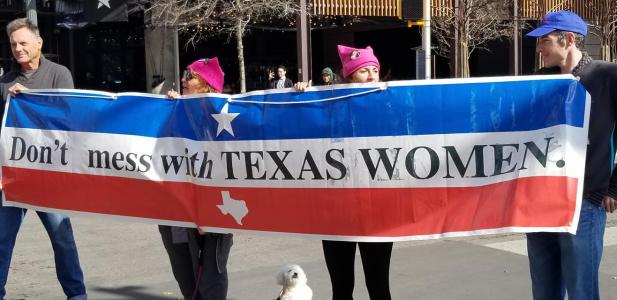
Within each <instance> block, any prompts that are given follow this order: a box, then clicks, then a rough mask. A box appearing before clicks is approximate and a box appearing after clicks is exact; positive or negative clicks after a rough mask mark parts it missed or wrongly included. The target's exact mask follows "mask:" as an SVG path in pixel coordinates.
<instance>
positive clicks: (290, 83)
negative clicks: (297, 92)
mask: <svg viewBox="0 0 617 300" xmlns="http://www.w3.org/2000/svg"><path fill="white" fill-rule="evenodd" d="M293 86H294V83H293V82H292V81H291V79H289V78H286V79H285V87H286V88H290V87H293Z"/></svg>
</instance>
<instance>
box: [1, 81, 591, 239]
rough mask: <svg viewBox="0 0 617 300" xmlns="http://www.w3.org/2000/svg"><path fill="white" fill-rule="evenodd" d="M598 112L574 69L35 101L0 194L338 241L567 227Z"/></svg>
mask: <svg viewBox="0 0 617 300" xmlns="http://www.w3.org/2000/svg"><path fill="white" fill-rule="evenodd" d="M588 115H589V99H588V97H587V93H586V92H585V90H584V89H583V87H582V86H581V85H580V84H579V83H578V82H577V81H576V80H575V79H574V78H573V77H571V76H546V77H511V78H509V77H502V78H485V79H469V80H465V81H461V80H435V81H405V82H387V83H378V84H363V85H338V86H335V87H322V88H312V89H310V90H309V91H307V92H304V93H298V92H294V91H291V90H279V91H268V92H253V93H248V94H242V95H234V96H230V95H221V94H216V95H215V94H211V95H207V96H202V97H186V98H183V99H179V100H168V99H165V98H163V97H159V96H154V95H147V94H135V93H124V94H107V93H101V92H88V91H75V90H45V91H42V90H39V91H29V92H27V93H20V94H18V95H17V96H16V97H14V98H11V99H10V100H9V103H8V105H7V107H6V112H5V116H4V122H3V127H2V133H1V136H0V137H1V138H2V144H1V147H2V156H1V161H0V162H1V165H2V184H3V187H4V194H3V201H4V204H5V205H16V206H21V207H26V208H36V209H38V210H53V211H64V212H80V213H82V212H83V213H93V214H103V215H111V216H115V217H128V218H138V219H142V220H149V221H153V222H156V223H159V224H170V225H180V226H200V227H202V229H204V230H206V231H219V232H227V231H260V232H277V233H285V234H297V235H310V236H313V237H318V238H323V239H332V240H357V241H398V240H411V239H426V238H437V237H442V236H465V235H472V234H485V233H500V232H532V231H554V232H574V231H575V229H576V224H577V222H578V219H577V216H578V213H577V212H578V209H579V207H580V199H581V193H582V184H583V174H584V162H585V151H586V144H587V129H588V126H587V124H588Z"/></svg>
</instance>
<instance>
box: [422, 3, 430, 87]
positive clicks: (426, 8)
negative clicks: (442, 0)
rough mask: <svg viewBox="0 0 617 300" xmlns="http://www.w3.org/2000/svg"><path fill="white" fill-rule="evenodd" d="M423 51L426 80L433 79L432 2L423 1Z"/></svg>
mask: <svg viewBox="0 0 617 300" xmlns="http://www.w3.org/2000/svg"><path fill="white" fill-rule="evenodd" d="M422 5H423V9H422V10H423V15H424V17H423V21H424V25H423V26H422V49H423V50H424V68H425V71H424V78H425V79H431V77H432V76H431V66H432V64H431V0H423V2H422Z"/></svg>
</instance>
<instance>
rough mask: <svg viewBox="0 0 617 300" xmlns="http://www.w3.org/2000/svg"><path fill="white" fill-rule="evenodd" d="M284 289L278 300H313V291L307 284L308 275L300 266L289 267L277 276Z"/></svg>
mask: <svg viewBox="0 0 617 300" xmlns="http://www.w3.org/2000/svg"><path fill="white" fill-rule="evenodd" d="M276 281H277V282H278V284H279V285H282V286H283V289H282V290H281V292H280V293H279V296H278V298H276V300H311V299H313V290H311V288H310V287H309V286H308V285H307V284H306V274H305V273H304V270H302V268H300V266H298V265H287V266H285V267H284V268H283V269H282V270H281V271H279V273H278V275H277V276H276Z"/></svg>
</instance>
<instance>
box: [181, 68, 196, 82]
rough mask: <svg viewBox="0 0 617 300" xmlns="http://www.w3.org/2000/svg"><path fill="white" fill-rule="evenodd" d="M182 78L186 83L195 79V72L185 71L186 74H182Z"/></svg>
mask: <svg viewBox="0 0 617 300" xmlns="http://www.w3.org/2000/svg"><path fill="white" fill-rule="evenodd" d="M182 78H183V79H184V80H186V81H189V80H191V79H193V78H195V75H193V72H191V70H184V74H182Z"/></svg>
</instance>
